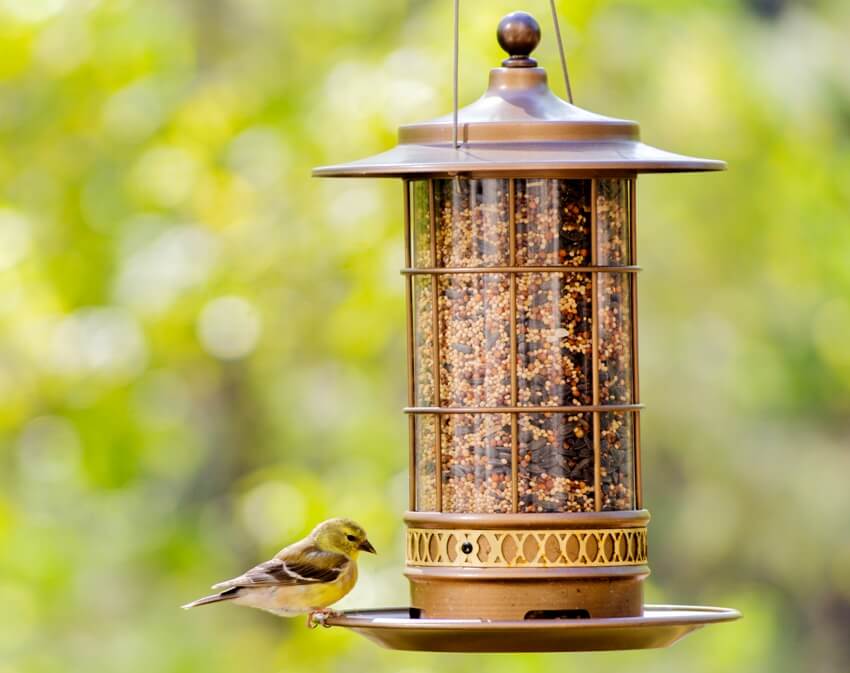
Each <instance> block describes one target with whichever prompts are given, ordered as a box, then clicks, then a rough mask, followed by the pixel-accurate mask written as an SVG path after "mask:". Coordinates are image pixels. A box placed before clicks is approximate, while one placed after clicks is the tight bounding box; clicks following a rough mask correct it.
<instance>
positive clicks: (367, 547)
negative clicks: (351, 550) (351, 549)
mask: <svg viewBox="0 0 850 673" xmlns="http://www.w3.org/2000/svg"><path fill="white" fill-rule="evenodd" d="M358 549H359V550H360V551H367V552H369V553H370V554H377V553H378V552H376V551H375V548H374V547H373V546H372V543H371V542H369V540H363V542H361V543H360V546H359V547H358Z"/></svg>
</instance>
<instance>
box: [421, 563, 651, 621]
mask: <svg viewBox="0 0 850 673" xmlns="http://www.w3.org/2000/svg"><path fill="white" fill-rule="evenodd" d="M404 575H405V577H407V579H408V580H409V582H410V600H411V605H413V606H414V607H415V608H417V609H418V610H421V613H420V614H421V616H422V617H427V618H435V619H490V620H506V619H508V620H509V619H525V618H526V617H527V616H528V615H529V614H530V613H543V614H545V613H549V614H552V613H558V614H565V613H566V614H581V615H584V616H586V617H589V618H594V619H596V618H613V617H637V616H639V615H640V613H641V610H642V608H643V581H644V579H645V578H646V577H647V576H648V575H649V569H648V568H647V567H646V566H645V565H640V566H615V567H612V568H586V567H585V568H522V569H516V568H462V569H458V568H423V567H415V566H408V567H407V569H406V570H405V573H404ZM567 611H568V612H567Z"/></svg>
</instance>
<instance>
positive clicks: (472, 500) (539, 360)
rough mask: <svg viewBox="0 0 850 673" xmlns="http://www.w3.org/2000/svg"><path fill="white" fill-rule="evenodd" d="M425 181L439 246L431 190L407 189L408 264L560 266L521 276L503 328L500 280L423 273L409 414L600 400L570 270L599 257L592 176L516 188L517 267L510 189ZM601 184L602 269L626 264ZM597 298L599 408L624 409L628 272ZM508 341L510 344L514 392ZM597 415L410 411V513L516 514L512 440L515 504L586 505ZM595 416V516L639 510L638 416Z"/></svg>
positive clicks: (587, 319)
mask: <svg viewBox="0 0 850 673" xmlns="http://www.w3.org/2000/svg"><path fill="white" fill-rule="evenodd" d="M433 184H434V190H433V199H434V212H435V222H434V228H435V231H436V237H435V240H433V241H432V240H431V222H430V213H429V201H430V194H429V191H428V182H427V181H417V182H414V183H413V199H412V219H413V226H412V229H413V260H414V265H415V266H416V267H418V268H429V267H432V266H438V267H447V268H458V269H463V268H470V267H504V266H512V265H515V266H553V267H559V268H558V269H555V270H553V271H552V272H545V273H542V272H538V271H535V272H529V273H517V274H516V275H515V279H514V281H513V283H514V290H515V296H516V315H515V318H516V322H515V324H513V325H512V324H511V317H512V316H511V293H512V287H511V285H512V280H511V274H510V273H506V272H502V273H498V272H494V273H447V274H440V275H437V276H436V281H435V280H434V279H433V278H434V277H432V276H427V275H422V276H415V277H414V286H413V295H414V297H413V317H414V344H413V347H414V352H413V357H414V374H415V377H414V378H415V381H414V391H415V397H416V399H415V402H416V405H417V406H424V407H431V406H440V407H443V408H459V407H460V408H472V409H475V408H482V407H490V408H493V407H511V406H518V407H567V406H588V405H592V404H594V390H593V384H594V372H593V322H594V315H593V280H592V275H591V274H590V273H587V272H571V271H569V268H570V267H582V266H590V265H591V264H592V261H593V260H592V249H593V245H592V241H591V236H592V225H591V222H592V214H591V193H592V188H591V181H589V180H549V179H546V180H543V179H535V180H531V179H529V180H516V181H515V199H516V202H515V214H516V247H515V250H514V255H513V258H512V256H511V249H510V247H511V246H510V240H509V237H510V203H509V183H508V181H507V180H495V179H489V180H475V179H459V178H457V179H452V180H434V182H433ZM598 185H599V187H598V190H597V199H596V204H595V206H596V213H597V248H598V249H597V257H598V260H597V263H598V264H599V265H605V266H620V265H625V264H628V263H629V260H630V257H631V251H630V250H629V229H628V226H629V224H628V219H629V210H628V208H629V206H628V186H627V183H626V182H625V181H619V180H599V181H598ZM435 289H436V293H437V299H436V314H437V315H436V317H437V319H438V324H439V334H438V335H437V339H436V344H435V343H434V318H435V305H434V291H435ZM596 291H597V320H596V324H597V329H598V338H599V341H598V344H599V346H598V362H599V371H598V383H599V396H598V400H599V404H602V405H611V404H629V403H631V402H632V401H633V391H632V385H631V380H632V367H633V362H632V343H631V313H630V284H629V278H628V275H627V274H623V273H600V274H599V275H598V283H597V287H596ZM512 333H515V335H516V348H517V357H516V363H515V372H516V397H515V398H513V396H512V393H513V391H512V375H513V372H512V363H511V338H512ZM435 347H436V350H437V351H438V366H437V367H435V366H434V362H435V360H434V358H435ZM435 374H436V375H437V376H438V377H439V378H438V380H436V381H435ZM437 396H439V399H437ZM593 416H594V414H592V413H588V412H575V413H572V412H563V411H558V412H552V413H540V412H529V413H517V414H516V419H515V421H512V416H511V414H508V413H453V414H441V415H440V417H439V418H440V420H439V422H436V421H435V418H436V417H435V416H433V415H417V417H416V423H415V447H416V456H415V459H416V467H415V469H416V486H417V488H416V492H417V502H416V507H417V509H420V510H424V511H433V510H436V509H440V508H441V509H442V511H446V512H511V511H513V493H512V451H513V433H514V432H516V434H517V442H516V446H517V458H518V460H517V477H518V478H517V502H518V511H520V512H588V511H595V510H596V502H595V499H594V478H595V465H594V456H593V447H594V418H593ZM598 416H599V419H598V429H599V430H598V431H599V448H600V461H599V478H600V494H601V503H600V509H603V510H621V509H630V508H632V507H634V486H633V483H634V475H633V455H634V419H633V416H634V414H633V413H632V412H622V411H612V412H601V413H599V414H598ZM512 423H515V426H516V427H515V428H514V427H513V426H512ZM437 432H439V438H437V436H436V433H437ZM438 439H439V454H440V457H441V464H440V465H439V475H440V478H441V480H442V483H441V487H442V488H441V490H442V503H438V502H437V493H436V479H437V472H438V470H437V460H436V456H437V448H436V444H437V441H438ZM438 505H440V506H441V507H438Z"/></svg>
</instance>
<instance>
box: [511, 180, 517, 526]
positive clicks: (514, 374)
mask: <svg viewBox="0 0 850 673" xmlns="http://www.w3.org/2000/svg"><path fill="white" fill-rule="evenodd" d="M508 236H509V237H510V242H509V253H508V263H509V264H510V266H511V267H512V268H514V267H516V180H514V179H513V178H511V179H510V181H509V182H508ZM510 279H511V296H510V303H511V307H510V321H511V327H510V330H509V331H510V337H511V366H510V370H511V406H512V407H516V406H517V405H518V403H519V399H518V398H519V383H518V381H517V368H518V364H517V336H516V330H517V328H516V316H517V308H516V273H511V275H510ZM511 509H512V511H513V512H519V417H518V415H517V414H511Z"/></svg>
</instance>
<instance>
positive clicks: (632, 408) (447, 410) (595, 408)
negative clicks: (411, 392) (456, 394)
mask: <svg viewBox="0 0 850 673" xmlns="http://www.w3.org/2000/svg"><path fill="white" fill-rule="evenodd" d="M644 408H645V406H644V405H643V404H610V405H607V404H588V405H584V406H574V407H539V406H538V407H405V408H404V413H406V414H435V415H442V414H546V413H553V414H564V413H593V412H599V413H605V412H608V411H610V412H615V411H622V412H637V411H641V410H642V409H644Z"/></svg>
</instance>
